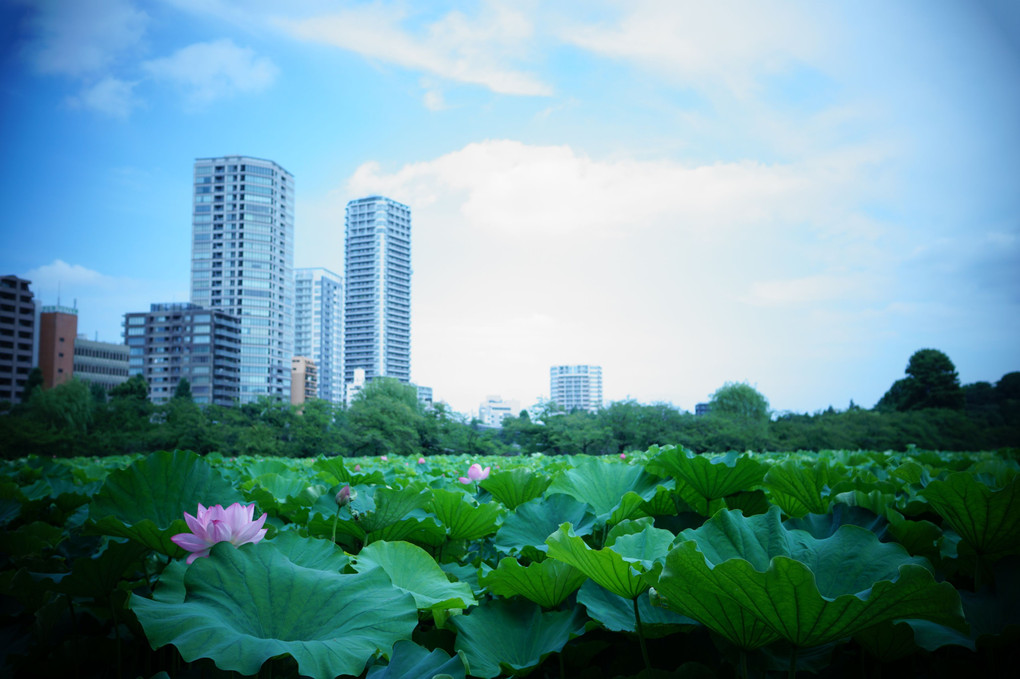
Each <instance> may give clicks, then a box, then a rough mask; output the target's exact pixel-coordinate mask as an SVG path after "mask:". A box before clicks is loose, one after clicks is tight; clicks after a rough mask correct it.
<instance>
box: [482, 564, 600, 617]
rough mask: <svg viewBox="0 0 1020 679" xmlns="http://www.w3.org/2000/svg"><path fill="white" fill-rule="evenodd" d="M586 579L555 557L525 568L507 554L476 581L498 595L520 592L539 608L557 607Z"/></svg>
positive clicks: (586, 577) (585, 576)
mask: <svg viewBox="0 0 1020 679" xmlns="http://www.w3.org/2000/svg"><path fill="white" fill-rule="evenodd" d="M587 579H588V576H587V575H585V574H584V573H582V572H581V571H579V570H577V569H576V568H574V567H573V566H571V565H570V564H567V563H564V562H562V561H557V560H556V559H546V560H545V561H539V562H534V563H531V564H529V565H528V566H527V567H525V566H522V565H521V564H520V563H519V562H518V561H517V559H515V558H513V557H511V556H508V557H506V558H504V559H502V560H500V562H499V565H498V566H497V567H496V568H495V569H494V570H492V571H490V572H489V573H488V574H486V575H484V576H482V577H480V578H479V583H480V584H482V585H484V586H486V587H488V588H489V591H490V592H492V593H493V594H497V595H499V596H506V597H509V596H514V595H520V596H523V597H524V598H526V599H530V600H531V601H534V602H535V603H536V604H538V605H539V606H541V607H542V608H556V607H557V606H559V605H560V604H561V603H563V601H564V600H565V599H566V598H567V597H568V596H570V595H571V594H573V593H574V592H575V591H576V590H577V588H578V587H580V586H581V585H582V584H584V581H585V580H587Z"/></svg>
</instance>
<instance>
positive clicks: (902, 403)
mask: <svg viewBox="0 0 1020 679" xmlns="http://www.w3.org/2000/svg"><path fill="white" fill-rule="evenodd" d="M905 372H906V374H907V376H906V377H904V378H902V379H899V380H897V381H896V382H894V383H893V385H892V387H890V388H889V391H887V392H886V393H885V395H884V396H882V398H881V400H880V401H879V402H878V404H877V405H876V406H875V407H876V408H877V409H879V410H884V411H892V410H897V411H905V410H924V409H926V408H946V409H950V410H960V409H962V408H963V407H964V404H965V402H966V399H965V395H964V391H963V389H962V388H961V387H960V379H959V377H958V376H957V374H956V366H954V365H953V362H952V361H951V360H949V357H948V356H946V355H945V354H944V353H942V352H941V351H939V350H938V349H920V350H919V351H916V352H914V354H913V355H912V356H911V357H910V361H909V362H908V363H907V368H906V371H905Z"/></svg>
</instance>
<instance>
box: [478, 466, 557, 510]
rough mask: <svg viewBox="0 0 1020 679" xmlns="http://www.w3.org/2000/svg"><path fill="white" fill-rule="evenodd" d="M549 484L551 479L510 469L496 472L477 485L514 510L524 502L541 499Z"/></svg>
mask: <svg viewBox="0 0 1020 679" xmlns="http://www.w3.org/2000/svg"><path fill="white" fill-rule="evenodd" d="M550 483H552V479H551V478H550V477H548V476H545V475H544V474H536V473H535V472H532V471H529V470H527V469H512V470H509V471H505V472H496V473H495V474H493V475H492V476H490V477H489V478H487V479H485V480H484V481H482V482H481V483H480V484H478V485H480V486H481V487H482V488H484V489H485V490H487V491H489V492H490V493H492V496H493V497H494V498H496V499H497V500H499V501H500V502H501V503H503V505H504V506H505V507H506V508H507V509H510V510H514V509H516V508H517V507H518V506H519V505H522V504H524V503H525V502H529V501H531V500H534V499H535V498H537V497H542V493H544V492H545V490H546V488H548V487H549V484H550Z"/></svg>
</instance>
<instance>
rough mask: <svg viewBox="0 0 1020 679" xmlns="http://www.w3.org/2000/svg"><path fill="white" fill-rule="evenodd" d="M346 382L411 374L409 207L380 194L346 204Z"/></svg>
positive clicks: (404, 378) (407, 378) (406, 378)
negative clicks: (358, 375) (357, 374)
mask: <svg viewBox="0 0 1020 679" xmlns="http://www.w3.org/2000/svg"><path fill="white" fill-rule="evenodd" d="M344 231H345V235H346V249H345V251H344V261H345V266H346V274H347V297H346V303H345V313H344V316H345V318H344V327H345V332H344V347H345V349H344V373H345V378H344V379H345V381H346V382H353V381H354V371H355V370H356V369H358V368H361V369H363V370H364V371H365V379H366V380H367V381H371V380H372V379H373V378H376V377H394V378H396V379H398V380H400V381H401V382H405V383H406V382H409V381H410V379H411V208H409V207H407V206H406V205H403V204H401V203H398V202H396V201H394V200H390V199H389V198H384V197H382V196H369V197H368V198H360V199H358V200H352V201H351V202H349V203H347V215H346V219H345V230H344Z"/></svg>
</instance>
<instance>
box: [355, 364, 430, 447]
mask: <svg viewBox="0 0 1020 679" xmlns="http://www.w3.org/2000/svg"><path fill="white" fill-rule="evenodd" d="M346 420H347V427H346V430H345V432H344V441H345V444H346V446H345V447H346V448H347V449H348V451H349V453H350V454H352V455H420V454H421V452H422V446H421V436H420V432H421V431H422V430H423V429H425V428H426V423H425V421H424V420H425V415H424V412H423V408H422V406H421V403H420V402H419V401H418V391H417V389H415V388H414V387H412V386H410V385H408V384H403V383H402V382H400V381H398V380H396V379H393V378H391V377H377V378H376V379H374V380H372V381H371V382H369V383H368V384H366V385H365V387H364V389H362V390H361V392H359V393H358V395H357V396H355V397H354V401H353V402H352V403H351V407H350V408H348V410H347V417H346Z"/></svg>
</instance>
